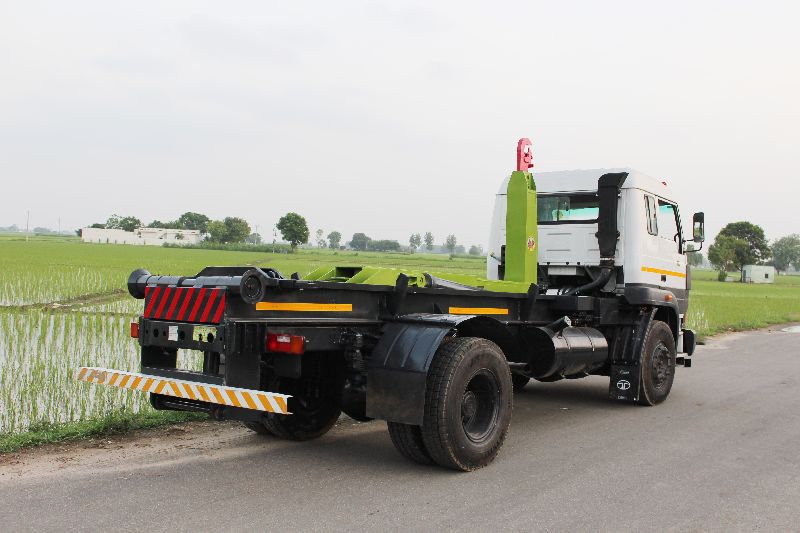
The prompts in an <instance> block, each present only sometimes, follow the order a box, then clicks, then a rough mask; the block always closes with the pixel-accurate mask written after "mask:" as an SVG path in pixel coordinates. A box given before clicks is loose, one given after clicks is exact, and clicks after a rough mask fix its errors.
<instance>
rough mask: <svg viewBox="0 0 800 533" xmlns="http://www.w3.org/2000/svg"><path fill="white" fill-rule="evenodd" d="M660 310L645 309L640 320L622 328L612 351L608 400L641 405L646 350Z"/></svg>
mask: <svg viewBox="0 0 800 533" xmlns="http://www.w3.org/2000/svg"><path fill="white" fill-rule="evenodd" d="M657 311H658V308H656V307H652V308H642V309H641V310H640V311H639V316H638V319H637V320H636V321H635V322H634V323H633V324H630V325H626V326H619V327H618V328H617V330H616V332H615V334H614V340H613V342H612V344H611V346H610V349H611V381H610V383H609V385H608V397H609V398H610V399H612V400H618V401H622V402H630V403H636V402H638V401H639V394H640V392H641V391H640V390H639V388H640V386H641V380H640V378H641V373H642V348H643V346H644V341H645V338H646V337H647V332H648V330H649V329H650V325H651V324H652V323H653V319H654V318H655V316H656V312H657Z"/></svg>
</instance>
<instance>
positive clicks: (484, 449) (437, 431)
mask: <svg viewBox="0 0 800 533" xmlns="http://www.w3.org/2000/svg"><path fill="white" fill-rule="evenodd" d="M512 391H513V385H512V381H511V372H510V371H509V369H508V363H507V361H506V358H505V356H504V355H503V352H502V350H500V348H499V347H498V346H497V345H496V344H495V343H493V342H491V341H488V340H486V339H480V338H474V337H463V338H462V337H457V338H455V339H452V340H450V341H448V342H447V343H445V344H443V345H442V346H441V347H439V350H437V352H436V355H435V356H434V359H433V362H432V363H431V367H430V370H429V372H428V379H427V387H426V391H425V413H424V416H423V423H422V440H423V441H424V443H425V449H426V450H427V452H428V454H429V455H430V457H431V459H433V460H434V461H435V462H436V463H438V464H439V465H441V466H444V467H446V468H452V469H455V470H463V471H470V470H475V469H477V468H481V467H483V466H486V465H488V464H489V463H491V462H492V461H493V460H494V458H495V457H496V456H497V452H498V451H499V450H500V447H501V446H502V445H503V441H504V440H505V438H506V434H507V433H508V426H509V424H510V422H511V410H512V402H513V392H512Z"/></svg>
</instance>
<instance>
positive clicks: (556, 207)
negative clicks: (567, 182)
mask: <svg viewBox="0 0 800 533" xmlns="http://www.w3.org/2000/svg"><path fill="white" fill-rule="evenodd" d="M536 202H537V211H538V213H537V215H538V219H539V224H561V223H565V222H572V223H589V222H597V216H598V215H599V213H600V207H599V201H598V199H597V195H595V194H570V195H541V196H539V197H538V198H537V200H536Z"/></svg>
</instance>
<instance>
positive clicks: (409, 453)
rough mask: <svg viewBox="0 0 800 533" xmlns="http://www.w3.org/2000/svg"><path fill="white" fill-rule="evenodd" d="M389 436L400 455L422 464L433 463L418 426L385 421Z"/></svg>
mask: <svg viewBox="0 0 800 533" xmlns="http://www.w3.org/2000/svg"><path fill="white" fill-rule="evenodd" d="M386 425H387V426H388V427H389V437H390V438H391V439H392V444H394V447H395V448H396V449H397V451H398V452H400V455H402V456H403V457H405V458H406V459H409V460H411V461H414V462H415V463H419V464H422V465H429V464H432V463H433V459H431V456H430V454H429V453H428V450H427V448H425V442H424V441H423V440H422V429H421V428H420V427H419V426H412V425H410V424H400V423H397V422H387V423H386Z"/></svg>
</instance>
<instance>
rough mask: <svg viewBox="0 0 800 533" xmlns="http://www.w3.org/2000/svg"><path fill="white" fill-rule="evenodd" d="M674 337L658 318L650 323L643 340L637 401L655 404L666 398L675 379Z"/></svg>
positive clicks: (644, 403) (643, 403)
mask: <svg viewBox="0 0 800 533" xmlns="http://www.w3.org/2000/svg"><path fill="white" fill-rule="evenodd" d="M675 357H676V353H675V338H674V337H673V336H672V330H671V329H669V326H668V325H667V324H665V323H664V322H661V321H660V320H655V321H653V323H652V324H651V325H650V330H649V331H648V332H647V337H646V338H645V340H644V348H643V353H642V372H641V374H642V375H641V377H640V381H639V383H640V387H639V403H640V404H642V405H656V404H659V403H661V402H663V401H664V400H666V399H667V396H669V392H670V390H671V389H672V382H673V380H674V379H675Z"/></svg>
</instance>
